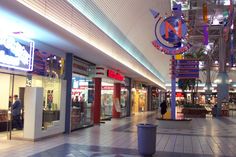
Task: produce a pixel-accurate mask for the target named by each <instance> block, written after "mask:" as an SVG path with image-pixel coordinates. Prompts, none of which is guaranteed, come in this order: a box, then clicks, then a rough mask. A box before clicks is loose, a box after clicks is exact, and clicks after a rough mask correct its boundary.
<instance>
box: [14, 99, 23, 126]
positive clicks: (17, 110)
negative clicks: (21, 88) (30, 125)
mask: <svg viewBox="0 0 236 157" xmlns="http://www.w3.org/2000/svg"><path fill="white" fill-rule="evenodd" d="M14 100H15V102H14V103H13V104H12V118H13V120H12V124H13V126H12V128H13V129H14V128H16V129H19V130H21V129H22V121H21V109H22V105H21V102H20V99H19V98H18V95H14Z"/></svg>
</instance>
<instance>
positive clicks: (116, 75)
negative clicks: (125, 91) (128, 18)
mask: <svg viewBox="0 0 236 157" xmlns="http://www.w3.org/2000/svg"><path fill="white" fill-rule="evenodd" d="M107 77H109V78H112V79H115V80H118V81H124V78H125V77H124V76H123V75H121V74H120V73H118V72H115V71H113V70H110V69H108V70H107Z"/></svg>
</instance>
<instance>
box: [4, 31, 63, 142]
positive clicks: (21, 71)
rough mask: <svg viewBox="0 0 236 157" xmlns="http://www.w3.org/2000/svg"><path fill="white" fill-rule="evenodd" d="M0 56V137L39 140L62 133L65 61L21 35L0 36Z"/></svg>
mask: <svg viewBox="0 0 236 157" xmlns="http://www.w3.org/2000/svg"><path fill="white" fill-rule="evenodd" d="M36 45H37V43H36ZM0 56H1V57H0V58H1V59H0V86H1V88H0V93H1V100H0V126H1V127H0V128H1V129H0V131H1V134H0V136H1V137H2V138H8V139H12V138H14V139H17V138H21V139H29V140H36V139H40V138H43V137H45V136H50V135H53V134H58V133H63V132H64V116H65V112H64V110H63V108H64V107H65V101H64V100H65V96H63V93H64V92H63V91H62V89H63V88H65V81H64V80H62V79H61V78H62V77H63V65H64V59H63V58H61V57H59V56H56V55H53V54H51V53H48V52H43V51H40V50H38V49H35V48H34V42H33V41H32V40H30V39H26V38H25V37H24V38H23V37H22V36H21V35H20V34H17V35H16V34H9V35H3V34H1V36H0ZM14 99H15V100H14ZM18 100H20V101H19V102H20V105H18V106H19V108H18V112H17V113H16V111H15V102H17V101H18ZM16 114H17V115H16ZM26 121H27V123H24V122H26Z"/></svg>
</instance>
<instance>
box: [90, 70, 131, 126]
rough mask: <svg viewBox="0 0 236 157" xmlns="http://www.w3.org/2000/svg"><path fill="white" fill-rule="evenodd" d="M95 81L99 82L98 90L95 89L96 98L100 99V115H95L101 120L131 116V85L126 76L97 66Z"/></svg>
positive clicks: (97, 84)
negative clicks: (129, 111) (129, 108)
mask: <svg viewBox="0 0 236 157" xmlns="http://www.w3.org/2000/svg"><path fill="white" fill-rule="evenodd" d="M94 79H95V80H97V83H96V84H95V86H96V87H98V88H97V90H96V89H95V96H96V97H97V98H98V102H97V103H98V104H97V105H98V109H97V110H99V108H100V113H95V115H97V114H98V115H99V116H100V120H109V119H111V118H121V117H125V116H127V115H129V113H128V105H129V101H128V100H129V88H130V83H129V84H127V83H125V82H126V81H125V80H126V79H125V77H124V75H123V74H121V73H120V72H118V71H115V70H112V69H109V68H106V67H104V66H97V67H96V75H95V77H94ZM95 104H96V102H95ZM95 111H96V110H95ZM100 120H99V121H98V122H100Z"/></svg>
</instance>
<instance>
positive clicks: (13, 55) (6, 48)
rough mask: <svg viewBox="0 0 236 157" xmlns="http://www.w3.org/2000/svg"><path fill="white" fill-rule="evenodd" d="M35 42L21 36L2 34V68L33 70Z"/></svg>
mask: <svg viewBox="0 0 236 157" xmlns="http://www.w3.org/2000/svg"><path fill="white" fill-rule="evenodd" d="M33 56H34V42H33V41H32V40H29V39H25V38H22V37H19V36H13V35H4V34H0V66H1V67H7V68H13V69H18V70H23V71H32V70H33V59H34V57H33Z"/></svg>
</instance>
